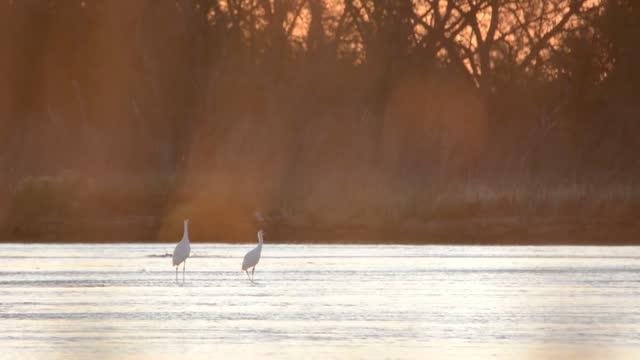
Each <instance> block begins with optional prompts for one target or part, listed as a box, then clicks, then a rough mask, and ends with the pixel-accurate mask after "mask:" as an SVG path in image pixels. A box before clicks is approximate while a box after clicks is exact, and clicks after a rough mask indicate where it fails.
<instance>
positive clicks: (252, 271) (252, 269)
mask: <svg viewBox="0 0 640 360" xmlns="http://www.w3.org/2000/svg"><path fill="white" fill-rule="evenodd" d="M255 271H256V267H255V266H254V267H253V268H251V281H253V273H254V272H255Z"/></svg>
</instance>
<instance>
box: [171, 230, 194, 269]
mask: <svg viewBox="0 0 640 360" xmlns="http://www.w3.org/2000/svg"><path fill="white" fill-rule="evenodd" d="M189 254H191V244H190V243H189V220H188V219H187V220H185V221H184V233H183V234H182V240H180V242H179V243H178V245H176V248H175V249H174V250H173V266H175V267H176V280H178V268H179V267H180V264H183V267H182V279H183V280H184V272H185V270H186V267H187V258H188V257H189Z"/></svg>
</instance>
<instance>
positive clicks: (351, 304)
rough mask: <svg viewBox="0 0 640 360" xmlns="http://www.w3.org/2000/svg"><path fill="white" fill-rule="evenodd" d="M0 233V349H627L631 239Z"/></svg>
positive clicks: (101, 354) (115, 353)
mask: <svg viewBox="0 0 640 360" xmlns="http://www.w3.org/2000/svg"><path fill="white" fill-rule="evenodd" d="M252 246H253V245H224V244H198V243H193V244H192V256H193V257H192V258H191V259H189V260H188V261H187V271H186V276H185V280H184V282H183V281H182V272H180V274H179V278H180V280H179V281H178V282H176V280H175V271H174V268H172V267H171V257H170V253H171V252H172V250H173V245H171V244H159V245H158V244H154V245H149V244H131V245H120V244H101V245H94V244H68V245H42V244H34V245H24V244H0V262H1V263H2V266H1V267H0V359H5V358H6V359H29V358H32V359H56V358H60V359H68V358H92V359H126V358H132V359H133V358H135V359H139V358H148V359H175V358H176V357H178V358H203V359H205V358H206V359H209V358H230V357H232V356H234V357H237V358H238V357H239V358H250V357H266V358H273V357H277V358H288V359H300V358H317V359H324V358H327V357H330V358H385V359H386V358H391V359H397V358H407V359H414V358H454V357H455V358H469V359H472V358H473V359H476V358H505V359H513V358H529V359H537V358H562V359H566V358H576V359H590V358H598V359H612V358H620V359H627V358H628V359H633V358H640V247H542V246H541V247H483V246H477V247H464V246H388V245H382V246H360V245H353V246H352V245H338V246H334V245H331V246H329V245H271V244H265V247H264V249H263V253H262V256H263V257H262V259H261V261H260V264H259V265H258V267H257V268H256V274H255V277H256V283H255V284H252V283H250V282H249V281H248V280H247V278H246V275H245V274H244V273H241V272H240V271H239V270H240V264H241V262H242V256H243V255H244V253H245V252H246V251H247V250H249V249H250V248H251V247H252Z"/></svg>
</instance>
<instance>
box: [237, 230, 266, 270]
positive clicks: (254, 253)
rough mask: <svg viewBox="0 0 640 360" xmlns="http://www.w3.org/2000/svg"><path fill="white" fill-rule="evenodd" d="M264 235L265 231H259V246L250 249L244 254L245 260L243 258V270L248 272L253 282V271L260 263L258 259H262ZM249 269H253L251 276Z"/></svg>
mask: <svg viewBox="0 0 640 360" xmlns="http://www.w3.org/2000/svg"><path fill="white" fill-rule="evenodd" d="M262 235H264V231H262V230H260V231H258V246H256V247H255V248H254V249H253V250H251V251H249V252H248V253H247V254H246V255H245V256H244V260H242V271H244V272H246V273H247V277H248V278H249V280H250V281H251V282H253V273H254V272H255V271H256V265H258V261H260V253H261V252H262V242H263V239H262ZM249 269H251V276H249Z"/></svg>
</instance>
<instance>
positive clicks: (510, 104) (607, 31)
mask: <svg viewBox="0 0 640 360" xmlns="http://www.w3.org/2000/svg"><path fill="white" fill-rule="evenodd" d="M0 23H2V24H3V31H2V32H0V39H1V40H0V44H1V45H0V46H1V47H0V74H2V76H0V78H1V79H3V80H2V82H3V83H4V86H2V87H0V200H1V201H0V234H1V235H0V238H3V239H7V240H21V239H29V240H32V239H36V240H37V239H40V240H60V239H66V240H85V241H88V240H96V239H100V240H123V241H124V240H156V239H160V240H173V239H174V238H175V237H176V236H178V235H176V234H177V233H179V232H180V226H181V223H180V221H179V219H180V218H182V217H187V216H189V217H191V218H192V219H193V220H194V221H193V223H192V224H193V226H194V236H198V237H200V238H201V239H202V238H204V239H226V240H236V239H248V238H250V236H252V235H250V234H252V233H253V231H254V229H255V228H256V227H257V226H267V227H270V228H271V235H272V238H276V239H280V240H328V239H349V240H394V239H400V240H402V241H408V240H410V241H420V242H447V241H454V242H503V241H510V242H520V241H526V242H537V241H551V242H555V241H560V242H574V241H575V242H586V241H588V242H598V241H604V242H608V241H610V242H630V241H635V242H637V241H640V237H639V236H638V235H640V231H639V230H638V225H637V222H636V221H635V216H636V215H638V214H639V213H640V188H639V187H638V185H639V184H638V180H639V179H640V177H639V176H640V160H638V158H637V156H638V155H637V154H638V153H640V136H639V135H640V102H639V101H638V100H639V99H638V95H637V94H638V91H639V86H640V69H638V65H639V64H640V46H639V45H638V44H640V5H639V4H638V3H637V2H635V1H632V0H602V1H595V0H594V1H589V0H524V1H514V0H444V1H437V0H434V1H431V0H136V1H126V0H114V1H112V0H84V1H79V0H78V1H75V0H20V1H17V0H3V1H0ZM256 211H260V212H261V213H262V214H264V216H263V217H264V218H266V224H259V221H258V220H257V219H256V216H255V212H256Z"/></svg>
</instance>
